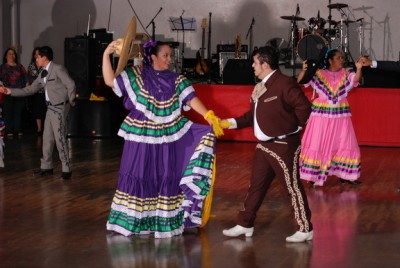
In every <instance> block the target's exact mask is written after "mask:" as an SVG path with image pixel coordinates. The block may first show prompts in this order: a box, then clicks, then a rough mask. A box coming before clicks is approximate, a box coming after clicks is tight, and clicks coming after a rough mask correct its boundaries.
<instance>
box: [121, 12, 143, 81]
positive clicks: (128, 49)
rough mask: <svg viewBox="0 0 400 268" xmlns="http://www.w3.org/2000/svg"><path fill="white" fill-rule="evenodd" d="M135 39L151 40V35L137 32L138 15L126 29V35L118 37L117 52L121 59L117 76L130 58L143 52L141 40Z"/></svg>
mask: <svg viewBox="0 0 400 268" xmlns="http://www.w3.org/2000/svg"><path fill="white" fill-rule="evenodd" d="M135 40H138V41H147V40H149V36H148V35H147V34H143V33H138V34H137V33H136V17H132V19H131V21H130V22H129V25H128V29H127V30H126V34H125V37H124V38H119V39H117V41H119V44H118V45H117V50H116V53H117V54H118V55H119V60H118V66H117V70H116V71H115V76H117V75H119V74H120V73H121V72H122V71H123V70H124V68H125V67H126V65H127V64H128V60H129V59H132V58H134V57H137V55H138V54H139V52H141V46H140V42H136V41H135Z"/></svg>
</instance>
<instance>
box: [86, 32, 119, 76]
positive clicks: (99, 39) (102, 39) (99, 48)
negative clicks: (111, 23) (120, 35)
mask: <svg viewBox="0 0 400 268" xmlns="http://www.w3.org/2000/svg"><path fill="white" fill-rule="evenodd" d="M89 36H91V37H92V38H93V39H94V43H93V53H94V60H93V64H92V65H93V66H92V67H93V68H94V75H95V76H96V78H99V77H103V73H102V69H101V65H102V63H103V52H104V50H105V49H106V47H107V46H108V44H109V43H111V42H112V41H113V34H112V33H108V32H107V31H106V29H104V28H101V29H92V30H89Z"/></svg>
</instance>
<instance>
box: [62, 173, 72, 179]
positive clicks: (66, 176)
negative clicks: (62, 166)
mask: <svg viewBox="0 0 400 268" xmlns="http://www.w3.org/2000/svg"><path fill="white" fill-rule="evenodd" d="M71 177H72V172H63V173H61V179H63V180H69V179H71Z"/></svg>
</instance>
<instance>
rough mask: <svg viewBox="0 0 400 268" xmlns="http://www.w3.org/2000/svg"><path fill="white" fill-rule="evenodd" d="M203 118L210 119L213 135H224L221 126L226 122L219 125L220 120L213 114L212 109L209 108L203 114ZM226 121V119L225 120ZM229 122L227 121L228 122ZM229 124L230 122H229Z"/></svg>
mask: <svg viewBox="0 0 400 268" xmlns="http://www.w3.org/2000/svg"><path fill="white" fill-rule="evenodd" d="M204 119H206V120H209V121H211V124H212V127H213V130H214V133H215V136H217V138H218V137H220V136H222V135H224V130H223V128H224V127H225V128H226V126H225V124H226V123H223V125H221V120H220V119H219V118H218V117H217V116H216V115H215V114H214V111H212V110H209V111H208V112H207V113H206V114H205V115H204ZM226 122H227V121H226ZM228 123H229V122H228ZM229 124H230V123H229Z"/></svg>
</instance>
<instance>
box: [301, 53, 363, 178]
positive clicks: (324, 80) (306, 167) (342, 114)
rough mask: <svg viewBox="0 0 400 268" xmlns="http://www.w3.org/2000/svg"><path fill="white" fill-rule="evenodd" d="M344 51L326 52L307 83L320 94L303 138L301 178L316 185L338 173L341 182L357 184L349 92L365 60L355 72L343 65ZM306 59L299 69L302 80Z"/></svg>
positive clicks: (357, 158)
mask: <svg viewBox="0 0 400 268" xmlns="http://www.w3.org/2000/svg"><path fill="white" fill-rule="evenodd" d="M343 65H344V58H343V54H342V52H340V51H339V50H337V49H330V50H328V51H327V52H326V54H325V59H324V67H323V69H318V70H317V72H316V74H315V75H314V76H313V78H312V79H311V81H310V82H308V83H307V84H305V85H304V86H305V87H308V86H311V87H312V88H313V89H314V92H316V93H317V94H318V96H317V97H316V98H315V99H314V100H313V102H312V106H311V108H312V110H311V115H310V118H309V121H308V123H307V125H306V129H305V131H304V135H303V138H302V141H301V154H300V178H301V179H303V180H307V181H310V182H311V183H312V184H314V185H323V184H324V182H325V181H326V179H327V177H328V176H337V177H339V178H340V181H341V183H349V184H352V185H358V184H360V183H361V182H359V181H358V180H357V179H358V178H359V177H360V148H359V146H358V143H357V138H356V135H355V132H354V129H353V124H352V122H351V112H350V105H349V103H348V101H347V98H346V97H347V94H348V93H349V91H350V90H351V89H352V88H353V87H356V86H358V84H359V81H360V80H361V77H362V73H361V69H362V64H361V62H358V61H357V62H356V68H357V70H356V72H352V71H350V70H347V69H344V68H343ZM306 70H307V62H305V63H303V69H302V71H301V72H300V73H299V75H298V78H297V81H301V80H302V78H303V77H304V75H305V73H306Z"/></svg>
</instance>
